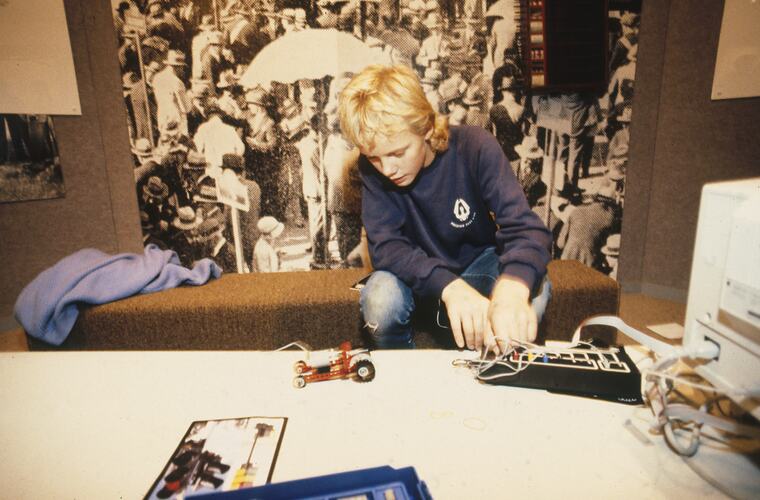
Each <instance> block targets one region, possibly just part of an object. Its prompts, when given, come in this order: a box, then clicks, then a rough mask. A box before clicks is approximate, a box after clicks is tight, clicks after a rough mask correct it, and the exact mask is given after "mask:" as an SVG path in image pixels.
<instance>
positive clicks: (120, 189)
mask: <svg viewBox="0 0 760 500" xmlns="http://www.w3.org/2000/svg"><path fill="white" fill-rule="evenodd" d="M97 1H98V2H100V0H97ZM102 3H103V4H104V5H106V4H107V3H108V2H107V0H104V1H103V2H102ZM94 4H95V2H92V1H84V2H81V3H80V0H66V1H65V7H66V18H67V22H68V28H69V36H70V39H71V45H72V51H73V55H74V65H75V69H76V73H77V85H78V89H79V98H80V100H81V105H82V116H72V117H54V118H53V121H54V126H55V131H56V137H57V141H58V146H59V150H60V157H61V165H62V168H63V176H64V182H65V186H66V196H65V198H60V199H53V200H40V201H26V202H20V203H3V204H0V261H2V262H3V263H4V266H5V269H6V272H5V273H4V277H3V280H2V287H0V317H7V316H9V315H11V314H12V309H13V304H14V302H15V300H16V297H17V296H18V294H19V292H20V291H21V289H22V288H23V287H24V285H25V284H26V283H28V282H29V281H30V280H31V279H33V278H34V276H36V275H37V274H38V273H39V272H40V271H42V270H44V269H45V268H47V267H49V266H51V265H53V264H54V263H56V262H57V261H58V260H60V259H61V258H62V257H64V256H66V255H68V254H70V253H72V252H75V251H76V250H79V249H81V248H85V247H95V248H99V249H101V250H103V251H105V252H116V251H119V250H124V249H132V250H134V249H136V248H137V249H139V247H140V238H139V230H140V229H139V222H138V219H137V216H136V200H135V197H134V181H132V179H131V176H132V172H131V165H130V158H129V154H128V147H127V155H126V157H125V156H124V148H125V144H126V125H124V123H125V121H124V115H123V113H124V112H123V106H119V107H118V111H119V113H118V116H116V115H117V113H113V112H109V111H108V107H109V105H108V104H106V103H107V102H109V101H113V102H116V101H118V99H120V95H121V92H120V91H119V85H116V86H114V85H113V82H114V79H117V80H116V81H117V83H118V76H117V75H116V74H114V71H117V70H115V69H114V68H113V67H112V68H111V69H110V72H111V73H110V75H106V77H105V78H104V76H103V74H101V72H103V73H108V71H107V70H104V69H103V65H104V64H105V63H104V61H105V59H106V57H107V58H108V59H110V61H111V62H109V63H108V64H112V65H113V64H116V61H115V52H116V48H115V42H113V40H111V41H110V43H109V44H105V43H103V42H102V41H99V40H97V38H95V39H90V32H89V29H88V24H90V25H92V23H91V22H90V21H88V19H87V17H88V16H91V15H92V13H91V11H92V10H93V9H92V7H94ZM90 29H91V28H90ZM96 32H97V30H96ZM104 36H105V35H101V38H103V37H104ZM111 36H113V35H111ZM94 44H102V52H103V53H102V54H100V53H99V51H100V50H101V48H93V45H94ZM93 54H94V55H95V57H96V58H97V61H96V63H95V64H93V63H92V57H91V56H92V55H93ZM106 54H107V55H106ZM101 59H102V60H101ZM93 68H95V69H93ZM96 71H97V74H95V72H96ZM119 104H120V103H119ZM110 106H114V105H113V104H111V105H110ZM104 108H105V109H104ZM109 113H110V114H111V115H113V116H108V115H109ZM101 120H102V121H101ZM117 120H118V123H117ZM104 123H105V125H104ZM119 123H120V124H121V127H124V130H123V131H115V130H113V129H117V128H118V127H119ZM119 137H121V139H119ZM119 140H120V141H121V144H119ZM104 143H107V147H106V146H104ZM118 169H122V170H123V172H121V173H117V174H115V173H114V171H116V170H118ZM128 182H129V183H131V185H130V184H128ZM130 186H131V187H130ZM125 189H126V190H125ZM112 196H114V198H112ZM130 203H131V204H132V206H131V207H130ZM130 219H131V221H130ZM130 224H131V227H129V226H130ZM117 226H118V227H117Z"/></svg>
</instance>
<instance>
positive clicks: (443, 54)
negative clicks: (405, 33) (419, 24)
mask: <svg viewBox="0 0 760 500" xmlns="http://www.w3.org/2000/svg"><path fill="white" fill-rule="evenodd" d="M424 24H425V26H426V27H427V28H428V29H429V30H430V35H429V36H428V37H427V38H425V39H424V40H423V41H422V45H420V51H419V52H418V53H417V55H416V56H415V63H417V66H418V70H422V71H424V70H425V69H427V68H433V69H438V70H440V69H441V61H445V60H446V59H447V58H448V56H449V48H448V42H447V41H446V39H445V38H444V36H443V19H441V15H440V14H439V13H438V12H432V13H431V14H430V15H429V16H427V18H426V19H425V21H424Z"/></svg>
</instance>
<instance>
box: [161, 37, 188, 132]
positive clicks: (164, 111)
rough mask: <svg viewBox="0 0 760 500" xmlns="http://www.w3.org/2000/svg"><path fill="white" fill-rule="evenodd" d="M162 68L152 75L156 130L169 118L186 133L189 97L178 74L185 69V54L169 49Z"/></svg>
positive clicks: (164, 125) (162, 126) (163, 125)
mask: <svg viewBox="0 0 760 500" xmlns="http://www.w3.org/2000/svg"><path fill="white" fill-rule="evenodd" d="M164 63H165V64H166V66H165V67H164V69H162V70H161V71H159V72H158V73H156V75H155V76H154V77H153V92H154V93H155V96H156V106H157V111H156V112H157V117H156V119H157V122H158V130H159V131H163V130H164V129H165V128H166V124H167V123H168V122H169V121H170V120H175V121H176V122H177V123H178V124H179V129H180V131H181V132H182V133H183V134H185V135H187V112H188V111H189V110H190V98H189V97H188V95H187V89H186V88H185V83H184V82H183V81H182V79H181V78H180V76H179V75H183V74H184V71H185V55H184V54H183V53H182V52H180V51H177V50H170V51H169V52H168V53H167V55H166V60H165V61H164Z"/></svg>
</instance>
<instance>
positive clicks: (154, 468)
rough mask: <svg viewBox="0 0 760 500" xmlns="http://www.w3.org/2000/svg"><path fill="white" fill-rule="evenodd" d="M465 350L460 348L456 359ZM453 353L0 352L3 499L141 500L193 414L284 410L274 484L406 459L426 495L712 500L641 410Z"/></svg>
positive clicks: (276, 412)
mask: <svg viewBox="0 0 760 500" xmlns="http://www.w3.org/2000/svg"><path fill="white" fill-rule="evenodd" d="M466 355H468V356H472V355H471V354H466ZM461 356H462V354H460V353H457V352H450V351H448V352H447V351H407V352H389V351H381V352H375V353H373V360H374V362H375V366H376V369H377V376H376V378H375V380H374V381H372V382H369V383H366V384H361V383H357V382H354V381H350V380H337V381H329V382H319V383H314V384H310V385H307V386H306V387H305V388H303V389H296V388H294V387H293V386H292V384H291V382H292V377H293V373H292V364H293V362H294V361H295V360H297V359H300V358H301V357H302V356H301V354H300V353H298V352H278V353H271V352H98V353H94V352H88V353H73V352H59V353H3V354H0V401H1V402H2V403H1V404H2V410H0V450H2V451H1V452H0V453H2V466H0V484H1V485H2V489H1V490H0V491H1V493H0V497H3V498H15V499H21V498H77V499H85V498H97V499H109V498H126V499H129V498H140V497H142V496H143V495H145V493H147V491H148V489H149V488H150V486H151V484H152V483H153V481H154V480H155V479H156V477H157V476H158V475H159V473H160V472H161V471H162V469H163V467H164V465H165V464H166V462H167V460H168V459H169V457H170V456H171V454H172V452H173V451H174V449H175V448H176V446H177V444H178V443H179V442H180V440H181V439H182V437H183V435H184V433H185V431H186V430H187V428H188V426H189V424H190V423H191V422H192V421H195V420H207V419H217V418H233V417H246V416H271V417H281V416H284V417H288V418H289V421H288V424H287V428H286V431H285V435H284V439H283V442H282V447H281V449H280V453H279V457H278V459H277V463H276V465H275V470H274V475H273V481H283V480H290V479H297V478H302V477H309V476H314V475H320V474H328V473H334V472H341V471H345V470H352V469H357V468H365V467H375V466H380V465H391V466H394V467H404V466H410V465H411V466H414V467H415V468H416V470H417V473H418V475H419V476H420V478H421V479H423V480H424V481H425V482H426V483H427V485H428V487H429V489H430V492H431V493H432V495H433V497H434V498H436V499H438V498H504V497H507V496H513V495H516V496H521V495H530V496H531V497H532V498H552V497H554V498H557V497H562V498H581V497H582V498H609V497H611V496H614V497H616V498H620V497H636V498H667V497H670V498H673V497H676V496H677V497H683V498H688V497H698V498H710V497H720V494H719V493H718V492H717V490H715V489H713V488H712V487H711V486H710V485H708V484H707V483H706V482H705V481H703V480H702V479H700V478H699V477H698V476H697V475H696V474H695V473H694V472H692V471H691V469H689V468H688V467H687V466H686V465H685V464H684V463H683V462H682V461H681V460H680V459H679V458H677V457H676V456H675V455H674V454H673V453H672V452H671V451H669V450H668V449H667V447H666V446H665V445H664V443H663V442H662V439H661V438H659V437H657V436H649V437H648V438H646V440H648V441H649V443H648V444H645V443H644V442H642V440H641V436H640V437H638V438H637V437H636V435H635V434H634V433H632V432H630V431H629V430H628V429H627V428H626V426H625V422H626V420H628V419H632V420H633V421H638V422H639V423H641V422H642V421H643V420H645V419H647V418H648V417H649V414H648V412H647V411H646V410H645V409H643V408H638V409H637V408H635V407H630V406H625V405H621V404H617V403H608V402H603V401H596V400H591V399H585V398H579V397H572V396H563V395H557V394H550V393H546V392H544V391H540V390H532V389H521V388H511V387H505V386H491V385H485V384H481V383H478V382H477V381H475V380H474V379H473V377H472V374H471V373H470V372H469V371H467V370H466V369H464V368H454V367H453V366H452V365H451V361H452V360H453V359H454V358H457V357H461Z"/></svg>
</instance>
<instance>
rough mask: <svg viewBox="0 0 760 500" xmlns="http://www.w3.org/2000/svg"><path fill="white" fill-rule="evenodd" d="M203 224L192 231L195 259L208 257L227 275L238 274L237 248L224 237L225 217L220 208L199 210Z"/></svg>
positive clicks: (201, 208)
mask: <svg viewBox="0 0 760 500" xmlns="http://www.w3.org/2000/svg"><path fill="white" fill-rule="evenodd" d="M198 212H199V213H200V218H201V219H202V222H201V223H200V224H198V227H196V228H195V229H193V230H191V235H192V236H191V237H190V239H191V243H192V246H193V255H194V256H195V259H196V260H197V259H201V258H205V257H208V258H210V259H212V260H213V261H214V262H216V263H217V264H218V265H219V267H221V268H222V270H223V271H224V272H225V273H236V272H237V259H236V257H235V248H234V247H233V246H232V244H231V243H230V242H229V241H227V238H225V236H224V234H223V233H224V229H225V216H224V213H223V212H222V211H221V210H220V209H219V207H200V208H198Z"/></svg>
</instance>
